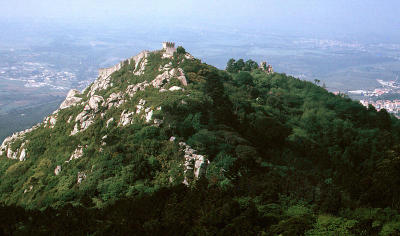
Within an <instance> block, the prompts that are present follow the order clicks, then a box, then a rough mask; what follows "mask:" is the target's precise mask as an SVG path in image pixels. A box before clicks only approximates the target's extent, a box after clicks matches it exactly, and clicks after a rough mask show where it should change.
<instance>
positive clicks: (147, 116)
mask: <svg viewBox="0 0 400 236" xmlns="http://www.w3.org/2000/svg"><path fill="white" fill-rule="evenodd" d="M145 112H146V115H145V117H146V122H147V123H148V122H150V120H151V117H152V116H153V110H151V108H150V107H148V108H146V109H145Z"/></svg>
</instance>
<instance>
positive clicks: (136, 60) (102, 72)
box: [99, 42, 176, 78]
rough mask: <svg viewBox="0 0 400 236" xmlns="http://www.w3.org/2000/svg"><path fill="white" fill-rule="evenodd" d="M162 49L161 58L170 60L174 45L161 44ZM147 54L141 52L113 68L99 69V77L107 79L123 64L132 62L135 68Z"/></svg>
mask: <svg viewBox="0 0 400 236" xmlns="http://www.w3.org/2000/svg"><path fill="white" fill-rule="evenodd" d="M162 47H163V48H162V50H164V53H163V55H162V57H163V58H170V57H172V56H174V53H175V52H176V48H175V43H173V42H163V43H162ZM147 53H149V51H143V52H141V53H139V54H138V55H136V56H134V57H131V58H129V59H127V60H125V61H121V62H120V63H118V64H117V65H115V66H112V67H109V68H101V69H99V76H101V77H104V78H107V77H108V76H110V75H111V74H112V73H113V72H115V71H117V70H119V69H121V68H122V66H124V65H125V64H131V63H133V62H134V63H136V65H135V68H136V67H137V65H138V63H139V61H140V59H141V58H143V57H144V56H145V54H147Z"/></svg>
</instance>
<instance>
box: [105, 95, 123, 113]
mask: <svg viewBox="0 0 400 236" xmlns="http://www.w3.org/2000/svg"><path fill="white" fill-rule="evenodd" d="M125 102H126V101H125V100H124V99H123V94H122V92H118V93H112V94H110V96H109V97H108V98H107V101H105V102H104V103H103V104H102V106H103V107H107V108H108V109H110V108H112V107H119V106H121V105H122V104H124V103H125Z"/></svg>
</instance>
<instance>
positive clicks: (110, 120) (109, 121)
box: [106, 117, 114, 128]
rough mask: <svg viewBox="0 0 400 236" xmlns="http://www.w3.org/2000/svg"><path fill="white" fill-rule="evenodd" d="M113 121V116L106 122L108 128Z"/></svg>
mask: <svg viewBox="0 0 400 236" xmlns="http://www.w3.org/2000/svg"><path fill="white" fill-rule="evenodd" d="M113 121H114V118H113V117H111V118H110V119H108V120H107V122H106V127H107V128H108V126H109V125H110V123H111V122H113Z"/></svg>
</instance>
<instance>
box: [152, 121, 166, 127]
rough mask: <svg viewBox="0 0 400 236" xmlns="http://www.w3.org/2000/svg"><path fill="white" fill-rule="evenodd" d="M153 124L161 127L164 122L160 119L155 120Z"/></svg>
mask: <svg viewBox="0 0 400 236" xmlns="http://www.w3.org/2000/svg"><path fill="white" fill-rule="evenodd" d="M153 122H154V125H155V126H157V127H159V126H160V125H162V124H163V123H164V121H163V120H160V119H154V121H153Z"/></svg>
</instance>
